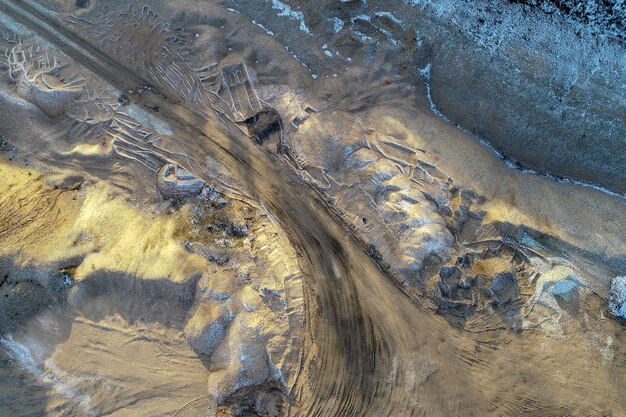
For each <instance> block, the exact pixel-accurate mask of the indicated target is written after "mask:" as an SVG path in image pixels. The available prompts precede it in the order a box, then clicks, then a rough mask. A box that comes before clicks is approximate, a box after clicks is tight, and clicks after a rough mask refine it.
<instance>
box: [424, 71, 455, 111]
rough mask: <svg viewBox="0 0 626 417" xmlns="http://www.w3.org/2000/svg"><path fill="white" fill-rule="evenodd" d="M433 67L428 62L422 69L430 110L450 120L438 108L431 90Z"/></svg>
mask: <svg viewBox="0 0 626 417" xmlns="http://www.w3.org/2000/svg"><path fill="white" fill-rule="evenodd" d="M431 68H432V65H431V63H430V62H429V63H428V64H426V66H425V67H424V68H421V69H420V75H422V76H423V77H424V79H425V80H426V97H427V98H428V103H429V104H430V111H432V112H433V113H434V114H435V115H437V116H438V117H441V118H442V119H443V120H445V121H446V122H449V121H450V120H448V118H447V117H446V116H445V115H444V114H443V113H442V112H441V111H439V109H438V108H437V106H435V103H434V102H433V95H432V92H431V91H430V69H431Z"/></svg>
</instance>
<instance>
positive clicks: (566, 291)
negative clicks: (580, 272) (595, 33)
mask: <svg viewBox="0 0 626 417" xmlns="http://www.w3.org/2000/svg"><path fill="white" fill-rule="evenodd" d="M551 293H552V296H553V297H554V298H555V299H556V300H557V301H560V302H572V301H576V299H577V298H578V284H576V283H575V282H573V281H570V280H566V279H565V280H562V281H559V282H557V283H556V284H554V286H553V287H552V290H551Z"/></svg>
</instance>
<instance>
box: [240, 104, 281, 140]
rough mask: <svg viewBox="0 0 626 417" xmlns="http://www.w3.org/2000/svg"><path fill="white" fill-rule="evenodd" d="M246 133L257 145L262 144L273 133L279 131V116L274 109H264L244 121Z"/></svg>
mask: <svg viewBox="0 0 626 417" xmlns="http://www.w3.org/2000/svg"><path fill="white" fill-rule="evenodd" d="M245 123H246V125H247V126H248V132H249V134H250V136H252V137H253V138H254V139H255V140H256V142H257V143H259V144H262V143H263V142H265V140H266V139H267V138H268V137H269V136H270V135H271V134H272V133H274V132H278V131H280V129H281V126H282V123H281V120H280V115H279V114H278V112H276V110H274V109H264V110H262V111H260V112H258V113H257V114H255V115H254V116H252V117H250V118H249V119H247V120H246V121H245Z"/></svg>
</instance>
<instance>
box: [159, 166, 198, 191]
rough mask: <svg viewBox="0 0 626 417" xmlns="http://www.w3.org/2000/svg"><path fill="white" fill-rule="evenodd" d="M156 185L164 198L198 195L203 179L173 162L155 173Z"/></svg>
mask: <svg viewBox="0 0 626 417" xmlns="http://www.w3.org/2000/svg"><path fill="white" fill-rule="evenodd" d="M157 187H158V188H159V192H160V193H161V195H162V196H163V197H165V198H184V197H189V196H193V195H198V194H200V192H201V191H202V188H203V187H204V181H202V180H201V179H199V178H197V177H196V176H194V175H193V174H192V173H191V172H189V171H187V170H186V169H184V168H181V167H179V166H177V165H174V164H166V165H164V166H163V168H161V169H160V170H159V172H158V174H157Z"/></svg>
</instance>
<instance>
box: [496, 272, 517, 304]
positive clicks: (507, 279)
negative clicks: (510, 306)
mask: <svg viewBox="0 0 626 417" xmlns="http://www.w3.org/2000/svg"><path fill="white" fill-rule="evenodd" d="M489 290H490V291H491V296H492V297H493V301H494V303H496V304H497V305H503V304H506V303H509V302H511V301H514V300H517V299H519V298H520V291H519V284H518V282H517V278H515V274H513V273H511V272H504V273H500V274H498V275H496V276H495V277H494V278H493V281H491V286H490V287H489Z"/></svg>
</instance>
